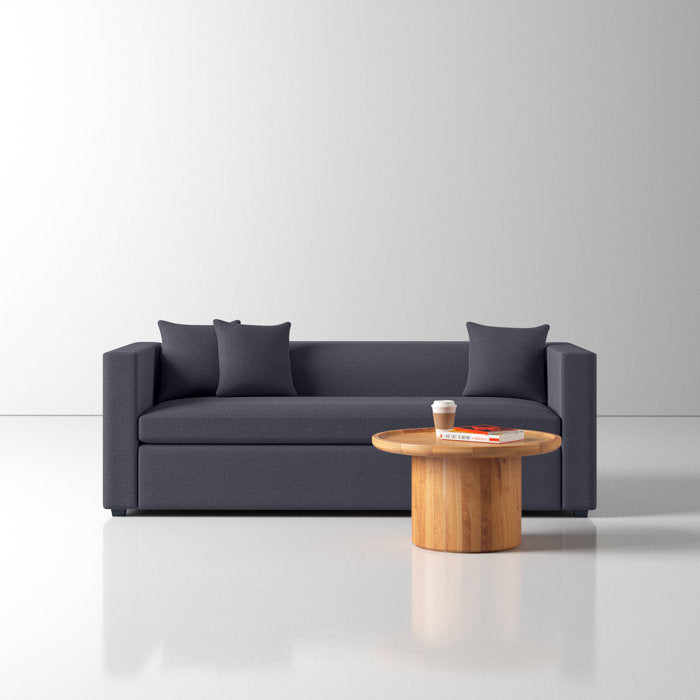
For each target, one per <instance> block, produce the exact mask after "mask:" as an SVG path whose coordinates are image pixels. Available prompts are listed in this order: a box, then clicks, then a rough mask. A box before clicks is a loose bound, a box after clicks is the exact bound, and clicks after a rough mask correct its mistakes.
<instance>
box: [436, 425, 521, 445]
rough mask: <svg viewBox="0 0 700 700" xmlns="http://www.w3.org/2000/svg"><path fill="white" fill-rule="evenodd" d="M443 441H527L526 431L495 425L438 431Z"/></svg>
mask: <svg viewBox="0 0 700 700" xmlns="http://www.w3.org/2000/svg"><path fill="white" fill-rule="evenodd" d="M437 436H438V437H439V438H440V439H442V440H462V441H463V442H489V443H492V444H500V443H504V442H514V441H516V440H524V439H525V431H524V430H520V429H519V428H499V427H498V426H495V425H467V426H463V427H455V428H451V429H450V430H438V431H437Z"/></svg>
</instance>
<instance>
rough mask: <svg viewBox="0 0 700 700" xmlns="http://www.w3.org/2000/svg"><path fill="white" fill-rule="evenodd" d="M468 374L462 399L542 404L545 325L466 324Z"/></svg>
mask: <svg viewBox="0 0 700 700" xmlns="http://www.w3.org/2000/svg"><path fill="white" fill-rule="evenodd" d="M467 330H468V332H469V373H468V375H467V384H466V386H465V387H464V391H462V396H503V397H509V398H515V399H529V400H530V401H539V402H540V403H546V401H547V390H546V383H545V382H546V373H545V363H546V360H545V358H546V347H547V343H546V341H547V333H548V332H549V325H547V324H545V325H544V326H537V327H536V328H499V327H497V326H482V325H480V324H478V323H471V322H470V323H467Z"/></svg>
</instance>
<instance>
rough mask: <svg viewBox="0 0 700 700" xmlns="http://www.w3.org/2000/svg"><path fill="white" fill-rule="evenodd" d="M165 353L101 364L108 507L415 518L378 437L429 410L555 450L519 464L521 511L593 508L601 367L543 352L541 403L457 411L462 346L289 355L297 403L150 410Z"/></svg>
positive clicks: (464, 364)
mask: <svg viewBox="0 0 700 700" xmlns="http://www.w3.org/2000/svg"><path fill="white" fill-rule="evenodd" d="M160 347H161V346H160V343H134V344H132V345H127V346H126V347H123V348H119V349H116V350H111V351H110V352H107V353H105V355H104V365H103V370H104V414H103V415H104V418H103V430H104V461H103V483H104V507H105V508H109V509H111V510H112V513H113V514H114V515H123V514H124V513H125V511H126V509H137V508H138V509H154V510H183V509H185V510H187V509H192V510H219V509H221V510H239V509H243V510H409V509H410V506H411V472H410V458H409V457H401V456H397V455H392V454H387V453H385V452H380V451H379V450H376V449H375V448H373V447H372V446H371V444H370V439H371V436H372V434H373V433H376V432H379V431H381V430H390V429H394V428H410V427H420V426H428V425H431V423H432V414H431V411H430V403H431V402H432V401H433V399H436V398H441V399H443V398H453V399H454V400H455V401H456V402H457V416H456V422H457V424H465V423H474V422H487V423H494V424H497V425H498V424H500V425H507V426H514V427H521V428H528V429H533V430H544V431H547V432H552V433H557V434H560V435H561V436H562V439H563V442H562V447H561V449H560V450H558V451H557V452H553V453H550V454H547V455H540V456H536V457H527V458H525V459H524V460H523V509H524V510H557V511H558V510H573V511H574V512H575V513H576V514H577V515H585V514H586V513H587V511H588V510H590V509H593V508H595V506H596V356H595V354H593V353H592V352H589V351H588V350H584V349H582V348H579V347H576V346H575V345H571V344H569V343H549V344H548V346H547V351H546V363H547V394H548V399H547V403H546V404H544V403H538V402H535V401H527V400H524V399H511V398H498V397H463V396H461V392H462V389H463V388H464V385H465V383H466V379H467V373H468V358H469V351H468V347H469V344H468V342H292V343H291V344H290V355H291V364H292V373H293V377H294V385H295V387H296V389H297V392H298V394H299V395H298V396H295V397H290V396H280V397H275V396H270V397H265V396H264V397H243V398H222V397H219V398H217V397H214V396H205V397H193V398H183V399H175V400H171V401H164V402H161V403H156V397H157V396H158V382H159V375H160V371H159V363H160Z"/></svg>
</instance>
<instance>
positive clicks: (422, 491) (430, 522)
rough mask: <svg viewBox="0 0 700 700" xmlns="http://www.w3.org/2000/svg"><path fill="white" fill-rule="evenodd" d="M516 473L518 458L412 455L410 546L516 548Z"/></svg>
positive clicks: (518, 525) (485, 549) (518, 524)
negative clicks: (411, 537)
mask: <svg viewBox="0 0 700 700" xmlns="http://www.w3.org/2000/svg"><path fill="white" fill-rule="evenodd" d="M520 472H521V460H520V457H506V458H501V459H498V458H492V459H481V458H464V457H462V458H453V457H445V458H442V457H412V487H411V525H412V528H413V544H416V545H418V546H419V547H423V548H425V549H436V550H439V551H442V552H496V551H499V550H502V549H512V548H513V547H517V546H518V545H519V544H520V532H521V507H522V505H521V504H522V496H521V482H520Z"/></svg>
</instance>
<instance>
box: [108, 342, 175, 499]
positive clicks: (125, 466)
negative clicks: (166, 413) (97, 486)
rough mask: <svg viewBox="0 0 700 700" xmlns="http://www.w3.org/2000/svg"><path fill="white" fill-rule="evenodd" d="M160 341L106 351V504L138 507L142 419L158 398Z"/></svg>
mask: <svg viewBox="0 0 700 700" xmlns="http://www.w3.org/2000/svg"><path fill="white" fill-rule="evenodd" d="M160 348H161V345H160V343H132V344H131V345H125V346H124V347H123V348H117V349H116V350H110V351H109V352H106V353H105V354H104V355H103V357H102V382H103V384H102V401H103V406H102V489H103V505H104V507H105V508H111V509H114V510H123V509H126V508H137V507H138V448H139V435H138V420H139V416H140V415H141V414H142V413H143V412H144V411H146V410H148V409H149V408H151V406H153V404H154V402H155V392H156V384H157V377H158V370H159V365H160Z"/></svg>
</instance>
